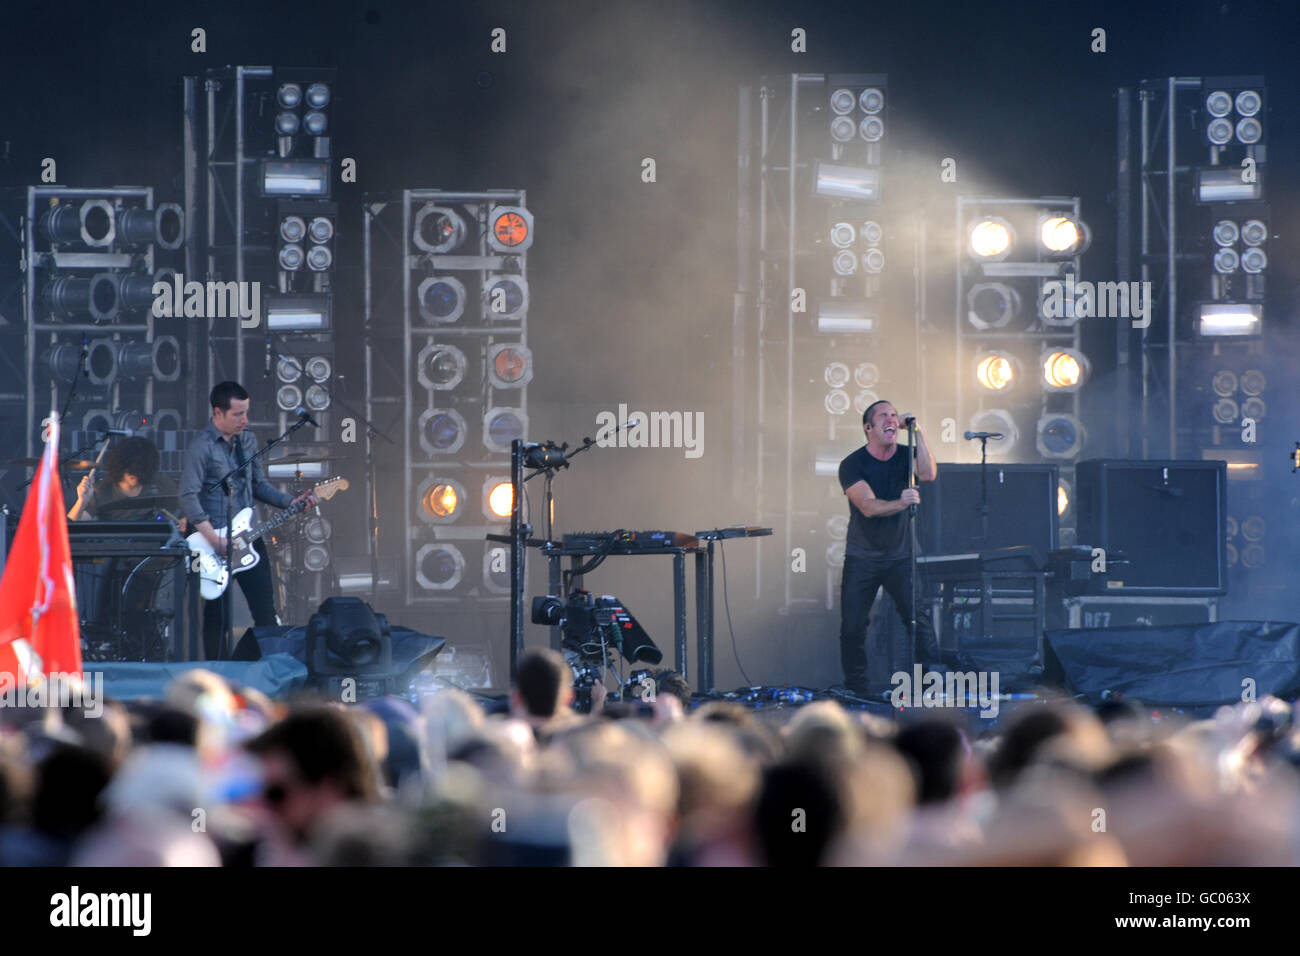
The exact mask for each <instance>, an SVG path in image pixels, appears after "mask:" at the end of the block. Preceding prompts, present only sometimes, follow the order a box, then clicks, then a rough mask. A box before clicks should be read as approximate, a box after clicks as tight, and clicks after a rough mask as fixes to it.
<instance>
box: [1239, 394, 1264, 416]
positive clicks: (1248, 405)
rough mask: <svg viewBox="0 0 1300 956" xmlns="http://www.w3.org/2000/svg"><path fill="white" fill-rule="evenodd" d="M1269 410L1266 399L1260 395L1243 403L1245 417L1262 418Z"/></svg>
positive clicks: (1242, 412) (1242, 408) (1242, 409)
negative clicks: (1265, 402)
mask: <svg viewBox="0 0 1300 956" xmlns="http://www.w3.org/2000/svg"><path fill="white" fill-rule="evenodd" d="M1267 411H1268V406H1267V405H1265V404H1264V400H1263V399H1262V398H1260V397H1258V396H1252V397H1251V398H1248V399H1246V400H1245V401H1244V402H1242V403H1241V414H1242V417H1243V418H1254V419H1257V420H1258V419H1260V418H1263V417H1264V414H1265V413H1266V412H1267Z"/></svg>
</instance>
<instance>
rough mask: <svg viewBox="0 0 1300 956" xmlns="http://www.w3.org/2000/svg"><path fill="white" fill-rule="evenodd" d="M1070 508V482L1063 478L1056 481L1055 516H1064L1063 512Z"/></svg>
mask: <svg viewBox="0 0 1300 956" xmlns="http://www.w3.org/2000/svg"><path fill="white" fill-rule="evenodd" d="M1069 510H1070V483H1069V482H1068V481H1066V480H1065V479H1064V478H1060V479H1058V480H1057V482H1056V514H1057V517H1060V518H1064V517H1065V513H1066V512H1067V511H1069Z"/></svg>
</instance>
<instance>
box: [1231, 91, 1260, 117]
mask: <svg viewBox="0 0 1300 956" xmlns="http://www.w3.org/2000/svg"><path fill="white" fill-rule="evenodd" d="M1263 105H1264V98H1263V97H1261V96H1260V95H1259V93H1257V92H1255V91H1254V90H1242V91H1241V92H1240V93H1238V94H1237V101H1236V106H1237V112H1238V113H1240V114H1241V115H1242V116H1254V115H1255V114H1256V113H1258V112H1259V110H1260V107H1262V106H1263Z"/></svg>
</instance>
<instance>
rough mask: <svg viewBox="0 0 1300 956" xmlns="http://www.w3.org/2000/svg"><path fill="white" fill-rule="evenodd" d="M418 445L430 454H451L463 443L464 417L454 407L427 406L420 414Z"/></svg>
mask: <svg viewBox="0 0 1300 956" xmlns="http://www.w3.org/2000/svg"><path fill="white" fill-rule="evenodd" d="M419 427H420V445H421V446H422V447H423V448H424V450H425V451H426V452H428V453H429V454H430V455H451V454H454V453H455V452H458V451H460V448H461V446H462V445H464V444H465V434H466V432H467V429H466V427H465V419H464V418H462V417H461V414H460V412H458V411H456V410H455V409H454V408H429V409H426V410H425V411H424V412H422V413H421V415H420V421H419Z"/></svg>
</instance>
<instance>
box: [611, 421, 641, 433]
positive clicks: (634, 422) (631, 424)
mask: <svg viewBox="0 0 1300 956" xmlns="http://www.w3.org/2000/svg"><path fill="white" fill-rule="evenodd" d="M640 424H641V419H639V418H629V419H628V420H627V421H625V422H624V423H623V424H622V425H619V426H618V428H616V429H614V430H615V431H618V430H619V429H622V428H631V427H633V426H634V425H640Z"/></svg>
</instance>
